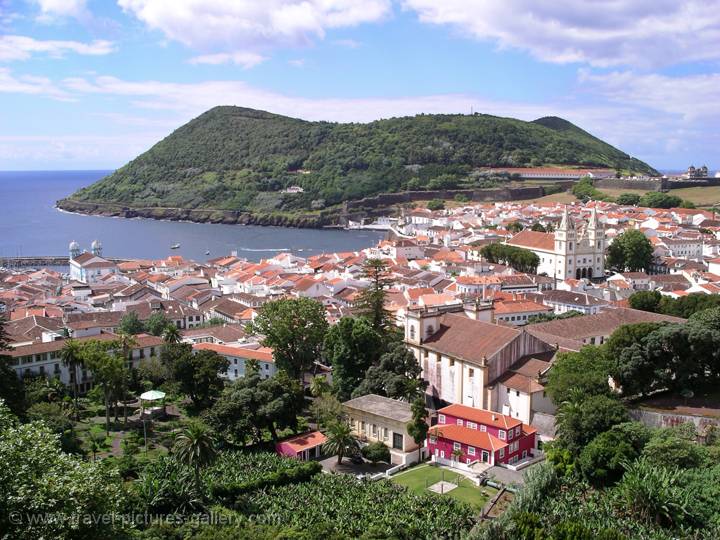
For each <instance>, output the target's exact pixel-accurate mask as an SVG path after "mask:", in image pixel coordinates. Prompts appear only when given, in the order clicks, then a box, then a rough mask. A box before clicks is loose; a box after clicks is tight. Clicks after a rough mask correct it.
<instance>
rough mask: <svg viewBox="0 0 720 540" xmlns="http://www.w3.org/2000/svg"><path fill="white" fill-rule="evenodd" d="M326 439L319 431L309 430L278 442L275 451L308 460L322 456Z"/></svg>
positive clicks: (282, 454)
mask: <svg viewBox="0 0 720 540" xmlns="http://www.w3.org/2000/svg"><path fill="white" fill-rule="evenodd" d="M325 441H327V438H326V437H325V435H323V434H322V433H320V432H319V431H309V432H308V433H303V434H302V435H296V436H295V437H290V438H289V439H285V440H283V441H279V442H277V443H276V444H275V451H276V452H277V453H278V454H280V455H281V456H288V457H292V458H297V459H300V460H302V461H307V460H309V459H312V458H319V457H320V455H321V451H322V445H323V444H325Z"/></svg>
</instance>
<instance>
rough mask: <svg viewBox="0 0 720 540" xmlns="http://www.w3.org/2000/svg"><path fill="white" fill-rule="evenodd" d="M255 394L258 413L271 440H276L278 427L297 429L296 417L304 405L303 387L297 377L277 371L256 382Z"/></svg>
mask: <svg viewBox="0 0 720 540" xmlns="http://www.w3.org/2000/svg"><path fill="white" fill-rule="evenodd" d="M257 394H258V396H259V397H260V399H259V400H258V402H257V412H258V415H259V417H260V418H261V421H262V423H263V425H264V427H266V428H267V429H268V430H269V431H270V436H271V437H272V439H273V441H277V440H278V434H277V432H278V430H280V429H292V430H293V431H297V417H298V414H300V413H301V412H302V410H303V408H304V406H305V396H304V393H303V387H302V385H301V384H300V383H299V382H298V381H297V379H292V378H290V376H289V375H288V374H287V373H286V372H284V371H279V372H278V373H276V374H275V375H273V376H272V377H269V378H267V379H263V380H261V381H260V382H259V383H258V385H257Z"/></svg>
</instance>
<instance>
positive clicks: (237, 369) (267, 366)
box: [193, 343, 277, 381]
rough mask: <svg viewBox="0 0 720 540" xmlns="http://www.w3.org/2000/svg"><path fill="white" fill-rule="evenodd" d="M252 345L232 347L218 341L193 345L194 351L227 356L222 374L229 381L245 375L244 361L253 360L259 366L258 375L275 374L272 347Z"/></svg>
mask: <svg viewBox="0 0 720 540" xmlns="http://www.w3.org/2000/svg"><path fill="white" fill-rule="evenodd" d="M252 347H253V345H246V346H242V347H232V346H230V345H220V344H218V343H197V344H195V345H193V350H194V351H202V350H208V351H215V352H216V353H218V354H219V355H221V356H224V357H225V358H227V360H228V361H229V362H230V365H229V366H228V369H227V371H226V372H225V373H224V374H222V375H224V376H225V377H227V378H228V379H229V380H230V381H235V380H237V379H240V378H242V377H244V376H245V368H246V362H247V361H248V360H255V361H257V363H258V366H259V368H260V377H262V378H263V379H267V378H268V377H272V376H273V375H275V372H276V371H277V369H276V368H275V360H274V359H273V352H272V349H268V348H267V347H260V348H252Z"/></svg>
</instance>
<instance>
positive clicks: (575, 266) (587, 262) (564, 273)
mask: <svg viewBox="0 0 720 540" xmlns="http://www.w3.org/2000/svg"><path fill="white" fill-rule="evenodd" d="M507 244H508V245H510V246H516V247H519V248H524V249H527V250H529V251H532V252H533V253H535V254H536V255H537V256H538V257H539V258H540V264H539V265H538V268H537V273H538V274H546V275H547V276H550V277H554V278H555V279H558V280H561V281H562V280H565V279H568V278H571V279H572V278H575V279H581V278H588V279H592V278H599V277H602V276H604V275H605V247H606V243H605V228H604V226H603V225H602V224H601V223H600V222H599V221H598V216H597V210H596V209H595V208H593V209H592V212H591V214H590V219H589V220H588V222H587V223H583V225H582V226H580V227H578V226H576V224H575V222H574V221H573V220H572V219H571V218H570V216H569V215H568V210H567V206H566V207H565V209H564V210H563V216H562V221H561V223H560V226H559V227H558V228H557V230H556V231H555V232H554V233H544V232H536V231H531V230H530V229H525V230H523V231H520V232H519V233H518V234H516V235H515V236H513V237H512V238H511V239H510V240H508V241H507Z"/></svg>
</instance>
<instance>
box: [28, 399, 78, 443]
mask: <svg viewBox="0 0 720 540" xmlns="http://www.w3.org/2000/svg"><path fill="white" fill-rule="evenodd" d="M69 413H70V411H68V410H67V409H66V408H65V407H63V406H62V405H61V404H59V403H42V402H41V403H35V404H34V405H32V406H31V407H29V408H28V410H27V418H28V420H30V421H37V422H42V423H43V424H45V425H46V426H47V427H48V429H50V431H52V432H53V433H56V434H57V435H58V436H59V438H60V439H59V440H60V447H61V448H62V450H63V452H68V453H75V454H82V450H81V449H80V441H79V440H78V438H77V436H76V435H75V430H74V426H73V423H72V420H71V419H70V414H69Z"/></svg>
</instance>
